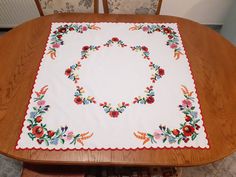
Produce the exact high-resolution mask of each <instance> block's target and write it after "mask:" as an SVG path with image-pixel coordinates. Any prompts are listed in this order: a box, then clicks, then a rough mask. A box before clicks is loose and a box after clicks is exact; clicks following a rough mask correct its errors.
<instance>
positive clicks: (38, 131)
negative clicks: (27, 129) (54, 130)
mask: <svg viewBox="0 0 236 177" xmlns="http://www.w3.org/2000/svg"><path fill="white" fill-rule="evenodd" d="M32 133H33V134H34V135H35V136H36V137H37V138H41V137H42V136H43V133H44V132H43V127H40V126H35V127H34V128H33V129H32Z"/></svg>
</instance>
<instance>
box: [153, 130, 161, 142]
mask: <svg viewBox="0 0 236 177" xmlns="http://www.w3.org/2000/svg"><path fill="white" fill-rule="evenodd" d="M153 136H154V138H155V139H156V140H158V139H160V137H161V131H160V130H156V131H155V132H154V133H153Z"/></svg>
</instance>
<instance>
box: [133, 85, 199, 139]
mask: <svg viewBox="0 0 236 177" xmlns="http://www.w3.org/2000/svg"><path fill="white" fill-rule="evenodd" d="M181 90H182V92H183V94H184V100H183V101H182V104H181V105H179V109H180V111H181V112H182V113H183V114H184V120H185V121H184V123H181V124H180V126H179V128H176V129H172V130H171V129H170V128H168V127H166V126H162V125H160V126H159V129H158V130H156V131H155V132H154V133H145V132H140V131H137V132H134V136H135V137H136V138H138V139H140V140H142V141H143V144H145V143H147V142H149V141H151V143H157V141H158V140H159V139H161V140H162V142H163V143H165V142H166V141H168V142H169V143H177V144H180V143H181V142H182V141H183V142H184V143H187V142H188V141H189V140H190V139H191V140H192V141H194V140H195V139H196V137H197V136H198V130H199V129H200V126H199V125H198V124H197V123H198V122H199V121H200V119H199V118H198V113H197V112H196V111H195V106H194V97H192V94H193V92H190V91H189V90H188V89H187V88H186V87H185V86H182V88H181Z"/></svg>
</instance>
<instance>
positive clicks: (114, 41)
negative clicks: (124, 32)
mask: <svg viewBox="0 0 236 177" xmlns="http://www.w3.org/2000/svg"><path fill="white" fill-rule="evenodd" d="M113 44H117V45H118V46H119V47H126V46H127V45H126V44H125V43H124V42H123V41H122V40H120V39H119V38H117V37H113V38H112V39H110V40H108V41H107V42H106V43H105V44H103V46H105V47H111V46H113Z"/></svg>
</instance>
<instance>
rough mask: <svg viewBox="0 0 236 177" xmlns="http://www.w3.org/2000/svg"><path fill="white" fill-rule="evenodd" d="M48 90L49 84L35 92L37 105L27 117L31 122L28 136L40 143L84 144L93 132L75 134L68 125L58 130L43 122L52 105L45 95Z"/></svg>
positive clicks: (47, 144) (28, 127)
mask: <svg viewBox="0 0 236 177" xmlns="http://www.w3.org/2000/svg"><path fill="white" fill-rule="evenodd" d="M47 90H48V87H47V86H44V87H43V88H41V90H40V91H39V92H35V94H36V97H35V98H34V102H35V103H36V106H34V107H33V108H32V111H31V112H30V116H29V118H28V119H27V122H28V123H29V124H28V126H27V129H28V131H29V133H28V136H29V137H30V139H31V140H32V141H35V140H36V142H37V143H38V144H42V143H45V145H46V146H49V145H50V144H51V145H58V143H61V144H64V143H69V144H74V145H75V144H76V143H77V142H78V143H80V144H81V145H82V146H83V145H84V143H83V141H84V140H87V139H89V138H90V137H92V136H93V133H90V132H86V133H81V134H80V133H78V134H74V133H73V132H72V131H68V127H67V126H64V127H63V126H62V127H60V128H58V129H57V130H55V131H54V130H51V129H48V127H47V125H46V124H44V123H43V119H44V114H45V113H46V112H47V111H48V110H49V108H50V106H49V105H47V104H46V101H45V100H44V96H45V94H46V92H47Z"/></svg>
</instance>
